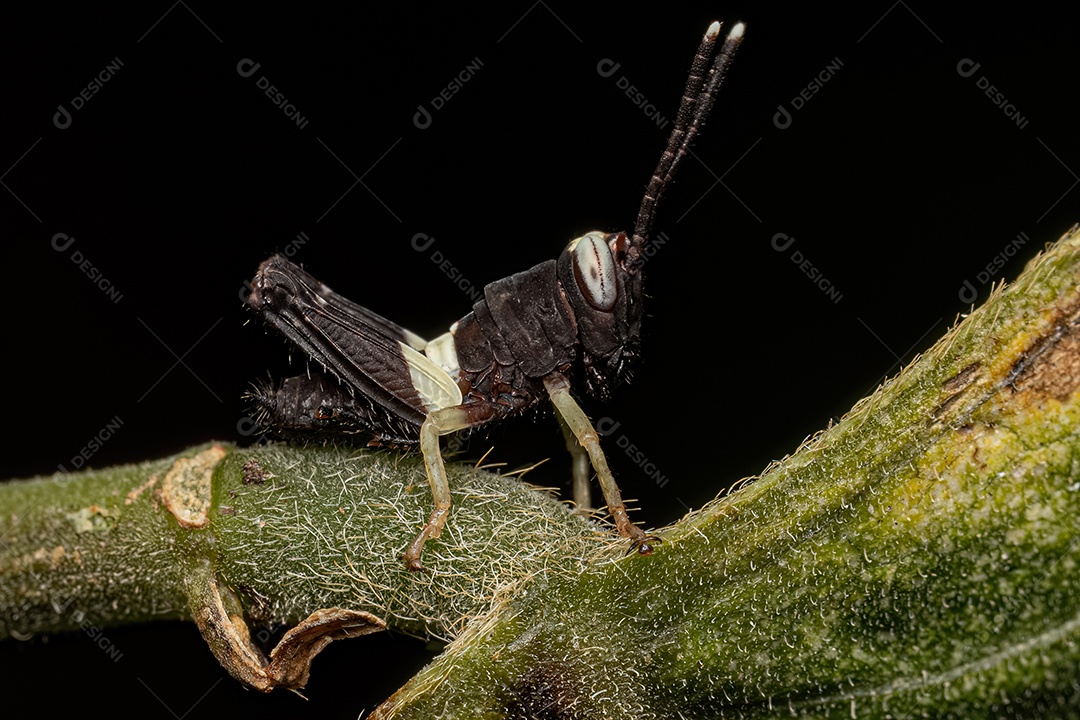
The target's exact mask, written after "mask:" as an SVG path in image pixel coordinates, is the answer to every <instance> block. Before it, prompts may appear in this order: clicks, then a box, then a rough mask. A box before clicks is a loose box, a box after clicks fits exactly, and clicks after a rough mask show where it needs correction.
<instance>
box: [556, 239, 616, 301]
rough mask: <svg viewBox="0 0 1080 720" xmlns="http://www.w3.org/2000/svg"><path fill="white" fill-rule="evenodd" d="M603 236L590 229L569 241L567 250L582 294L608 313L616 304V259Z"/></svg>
mask: <svg viewBox="0 0 1080 720" xmlns="http://www.w3.org/2000/svg"><path fill="white" fill-rule="evenodd" d="M605 238H606V236H605V235H604V233H602V232H591V233H588V234H587V235H582V236H581V237H579V238H578V239H577V240H574V241H573V242H571V243H570V247H569V248H568V250H570V252H571V254H572V256H573V261H574V279H575V280H577V284H578V288H580V290H581V294H582V295H584V296H585V299H586V300H587V301H588V302H589V304H590V305H592V306H593V307H594V308H596V309H597V310H603V311H604V312H610V311H611V309H612V308H614V307H615V296H616V287H615V261H614V260H612V258H611V250H609V249H608V246H607V243H606V242H604V240H605Z"/></svg>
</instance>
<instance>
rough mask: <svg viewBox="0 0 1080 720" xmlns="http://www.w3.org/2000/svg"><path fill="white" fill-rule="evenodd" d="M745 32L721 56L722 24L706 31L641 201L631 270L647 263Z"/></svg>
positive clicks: (736, 31) (737, 31) (738, 30)
mask: <svg viewBox="0 0 1080 720" xmlns="http://www.w3.org/2000/svg"><path fill="white" fill-rule="evenodd" d="M745 28H746V26H745V25H744V24H743V23H738V24H736V25H735V27H733V28H732V29H731V31H730V32H729V33H728V35H727V38H726V39H725V40H724V43H723V45H721V46H720V50H719V52H717V51H716V41H717V38H718V37H719V36H720V23H718V22H714V23H713V24H712V25H710V26H709V29H708V30H706V31H705V37H703V38H702V39H701V45H700V46H699V47H698V49H697V53H695V55H694V61H693V63H692V64H691V65H690V75H689V76H688V77H687V79H686V88H685V89H684V90H683V96H682V102H680V103H679V111H678V113H677V114H676V116H675V127H674V128H673V129H672V131H671V135H670V136H669V137H668V142H667V147H665V148H664V152H663V153H662V154H661V155H660V162H659V163H657V165H656V170H654V171H653V175H652V178H651V179H650V180H649V185H648V187H647V188H646V189H645V195H644V197H642V198H641V209H640V210H638V216H637V222H636V223H635V224H634V235H633V239H632V240H631V243H630V250H629V258H628V264H630V265H631V266H635V265H639V264H640V263H642V262H643V261H644V257H642V252H643V250H644V247H645V243H646V242H647V241H648V239H649V236H650V235H651V234H652V229H653V223H654V222H655V220H656V208H657V206H658V205H659V203H660V200H661V198H663V196H664V192H665V191H666V190H667V187H668V185H670V184H671V180H672V178H673V177H674V176H675V172H676V171H677V170H678V169H679V166H680V165H681V164H682V162H683V160H684V159H685V158H686V155H687V153H689V151H690V145H691V144H692V143H693V142H694V138H696V137H697V134H698V132H699V131H700V130H701V126H702V125H704V124H705V119H706V118H707V117H708V115H709V111H710V110H712V107H713V105H714V104H715V103H716V96H717V94H718V93H719V91H720V85H721V83H723V81H724V76H725V74H726V73H727V69H728V67H729V66H730V65H731V61H732V59H733V58H734V57H735V51H736V50H738V49H739V44H740V43H741V42H742V38H743V31H744V30H745Z"/></svg>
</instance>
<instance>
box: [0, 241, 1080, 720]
mask: <svg viewBox="0 0 1080 720" xmlns="http://www.w3.org/2000/svg"><path fill="white" fill-rule="evenodd" d="M714 461H715V458H714V457H713V456H707V457H706V458H705V459H704V460H703V464H704V465H705V466H707V467H709V468H711V467H713V466H714V465H715V462H714ZM449 470H450V472H451V478H450V480H451V486H452V487H453V488H454V503H455V505H454V509H453V516H452V522H451V523H450V524H448V526H447V530H446V532H444V534H443V537H442V538H440V539H438V540H436V541H432V542H430V543H428V546H427V548H426V549H425V554H424V562H425V565H426V566H427V567H428V570H429V572H425V573H410V572H408V571H407V570H405V567H404V564H403V563H402V562H401V555H402V553H403V551H404V549H405V547H406V545H407V544H408V542H409V541H410V540H411V538H412V537H413V535H414V534H415V532H416V530H417V528H418V527H419V525H420V524H421V523H422V522H423V520H424V519H425V517H426V514H427V512H428V510H429V509H430V508H429V502H430V500H429V493H428V491H427V486H426V481H425V479H424V473H423V469H422V466H421V464H420V462H419V460H418V459H417V458H415V457H401V458H398V457H396V456H394V455H391V454H387V453H369V452H351V451H346V450H341V449H333V448H309V449H299V448H291V447H286V446H269V447H260V448H253V449H251V450H237V449H235V448H231V447H228V446H204V447H201V448H195V449H193V450H192V451H190V452H188V453H185V454H184V456H183V457H181V458H170V459H169V460H165V461H161V462H159V463H151V464H147V465H142V466H135V467H127V468H115V469H112V470H110V471H103V472H101V473H87V474H84V475H81V476H79V477H72V478H70V479H66V478H59V477H58V478H51V479H38V480H33V481H27V482H19V483H13V484H10V485H7V486H5V487H4V488H2V491H0V537H2V543H3V544H2V545H0V629H2V630H4V631H5V634H16V635H20V634H25V633H30V632H44V631H55V630H60V629H64V628H72V627H77V626H78V625H79V624H80V623H82V622H85V621H86V620H85V619H84V618H90V619H91V621H92V622H94V624H96V625H99V626H103V625H107V624H115V623H119V622H138V621H144V620H148V619H151V618H153V617H192V618H193V619H194V620H195V621H196V622H197V623H198V624H199V626H200V628H201V629H202V631H203V635H204V637H205V638H206V639H207V642H208V643H209V644H210V647H211V649H212V650H213V651H214V652H215V654H216V655H217V656H218V658H219V659H220V660H221V661H222V662H223V664H224V665H225V666H226V667H227V668H229V670H230V672H232V673H233V674H234V675H236V676H237V677H238V678H240V679H241V680H242V681H244V682H247V683H249V684H251V685H253V686H254V687H258V688H260V689H264V690H267V689H270V688H272V687H275V686H286V687H296V686H299V685H302V684H303V681H304V680H305V679H306V677H307V675H306V673H307V663H308V662H309V661H310V657H311V656H312V655H314V653H315V652H317V651H318V649H319V648H320V647H321V644H322V643H324V642H325V641H328V640H329V639H336V638H339V637H351V636H353V635H356V634H362V633H363V632H370V631H372V630H377V629H380V628H381V627H384V626H393V627H398V628H400V629H402V630H404V631H406V632H411V633H415V634H418V635H434V636H437V637H443V638H456V639H455V640H454V641H453V643H452V644H451V645H450V646H449V647H448V648H447V649H446V650H445V651H444V653H443V654H442V655H441V656H440V657H439V658H437V659H436V660H435V661H434V662H432V663H431V664H430V665H429V666H428V667H427V668H425V669H424V670H423V671H421V672H420V673H419V674H418V675H417V676H416V677H415V678H414V679H413V680H412V681H411V682H410V683H408V684H407V685H406V686H405V687H404V688H402V689H401V690H400V691H399V692H398V693H397V694H396V695H395V696H394V697H393V698H391V699H390V700H388V701H387V703H386V704H384V706H382V707H381V708H380V709H379V710H378V711H377V712H376V714H375V716H374V717H380V718H390V717H393V718H431V717H443V718H450V717H461V718H532V717H552V718H579V717H580V718H594V717H612V718H625V717H634V718H673V719H674V718H691V717H693V718H712V717H743V718H746V717H771V716H779V715H783V716H785V717H790V716H791V715H795V716H803V717H837V718H840V717H844V718H848V717H852V716H855V717H860V718H862V717H881V718H885V717H905V716H932V717H956V718H969V717H1030V716H1040V717H1076V716H1080V710H1078V708H1080V690H1078V688H1080V579H1078V575H1077V573H1076V567H1077V566H1078V564H1080V521H1078V520H1077V518H1078V517H1080V233H1077V232H1076V231H1075V230H1074V231H1073V232H1071V233H1070V234H1069V235H1067V236H1066V237H1065V238H1063V239H1062V240H1061V241H1059V242H1058V243H1057V244H1056V245H1054V246H1053V247H1052V248H1051V249H1050V250H1049V251H1048V252H1046V253H1045V254H1043V255H1041V256H1040V257H1039V258H1037V259H1036V260H1033V261H1032V262H1031V263H1029V266H1028V268H1027V269H1026V270H1025V271H1024V273H1023V274H1022V275H1021V277H1020V278H1019V279H1018V280H1017V282H1016V283H1015V284H1013V285H1012V286H1010V287H1008V288H1007V289H998V290H997V291H995V292H994V293H993V295H992V297H991V298H990V299H989V300H988V301H987V302H986V304H985V305H984V306H983V307H981V308H980V309H978V310H977V311H975V312H973V313H972V314H971V315H970V316H968V317H967V318H965V319H964V320H963V321H962V322H961V323H959V324H958V325H957V326H956V327H955V328H953V329H952V330H951V331H950V332H949V333H948V334H947V335H946V337H945V338H943V339H942V340H941V341H940V342H939V343H938V344H937V345H935V347H934V348H933V349H932V350H930V351H929V352H928V353H926V354H925V355H924V356H922V357H920V358H919V359H918V360H917V361H915V362H914V363H912V365H911V366H909V367H908V368H906V369H905V370H904V371H903V372H902V373H901V374H900V375H899V376H897V377H896V378H894V379H892V380H890V381H888V382H887V383H885V384H884V385H883V386H882V387H881V388H879V389H878V391H877V392H875V393H874V394H873V395H872V396H871V397H869V398H867V399H866V400H864V401H862V402H860V403H859V404H858V405H856V407H855V408H853V409H852V411H851V412H850V413H848V415H847V416H845V418H844V419H843V420H842V421H841V422H840V423H839V424H837V425H836V426H834V427H831V428H830V429H828V430H827V431H824V432H822V433H820V434H818V435H817V436H815V437H814V438H813V439H812V440H811V441H809V442H807V443H806V444H804V446H803V447H801V448H799V450H798V451H797V452H796V453H794V454H793V455H791V456H789V457H787V458H785V459H784V460H782V461H780V462H778V463H775V464H774V465H773V466H772V467H770V468H769V469H768V470H767V471H766V472H765V473H764V474H763V475H762V476H761V478H759V479H758V480H757V481H756V482H754V483H753V484H750V485H748V486H746V487H744V488H743V489H742V490H740V491H739V492H736V493H734V494H731V495H727V496H724V497H721V498H718V499H717V500H716V501H714V502H713V503H710V504H709V505H708V506H707V507H706V508H704V509H702V510H701V511H699V512H697V513H693V514H691V515H689V516H687V517H685V518H683V519H682V520H681V521H680V522H679V523H677V524H676V525H675V526H673V527H671V528H668V529H667V530H666V531H663V532H662V533H661V534H662V536H663V538H664V543H663V544H662V545H661V546H660V547H659V548H658V549H657V550H656V551H655V553H654V554H653V555H652V556H649V557H639V556H629V557H624V556H623V553H622V550H623V549H624V544H623V543H620V542H618V541H617V540H616V539H615V538H613V537H612V536H611V535H610V534H607V533H604V532H602V531H599V530H598V529H597V528H596V527H595V526H593V525H591V524H589V523H587V522H585V521H584V520H581V519H580V518H577V517H575V516H573V515H572V514H570V513H569V512H568V511H567V509H566V508H565V507H564V506H562V505H560V504H558V503H556V502H555V501H553V500H552V499H551V498H549V497H547V496H545V495H543V494H542V493H538V492H535V491H533V490H530V489H528V488H526V487H525V486H523V485H522V484H520V483H518V482H517V481H515V480H513V479H507V478H500V477H496V476H494V475H490V474H488V473H484V472H479V471H474V470H471V469H467V468H461V467H455V466H451V467H450V468H449ZM129 500H130V502H129ZM70 608H77V609H78V613H77V614H78V616H79V617H76V614H73V613H71V612H70V611H69V609H70ZM275 624H287V625H290V626H295V628H294V630H293V631H290V632H291V634H290V635H287V636H286V639H285V640H283V641H282V642H281V643H280V644H279V645H278V646H277V648H276V649H275V650H274V652H273V653H272V654H271V656H270V657H266V656H264V655H262V654H261V652H262V651H261V650H259V649H258V648H255V647H254V645H253V644H252V643H250V642H249V633H251V632H252V631H255V630H256V629H257V628H260V627H261V626H263V625H275ZM256 639H257V638H256Z"/></svg>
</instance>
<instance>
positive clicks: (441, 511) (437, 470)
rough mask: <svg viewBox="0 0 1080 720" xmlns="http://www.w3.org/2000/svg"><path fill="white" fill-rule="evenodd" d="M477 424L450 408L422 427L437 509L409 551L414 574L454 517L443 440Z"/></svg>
mask: <svg viewBox="0 0 1080 720" xmlns="http://www.w3.org/2000/svg"><path fill="white" fill-rule="evenodd" d="M474 424H475V421H473V420H472V419H471V418H470V417H469V413H468V412H467V411H466V410H465V409H463V408H461V407H450V408H443V409H442V410H435V411H434V412H432V413H431V414H430V415H428V416H427V419H426V420H424V424H423V425H421V426H420V450H421V451H422V452H423V453H424V469H425V470H427V477H428V484H430V485H431V497H432V499H433V500H434V501H435V509H434V510H432V511H431V515H430V516H429V517H428V521H427V522H426V523H425V524H424V527H423V528H422V529H421V530H420V534H419V535H417V536H416V539H415V540H413V541H412V543H411V544H410V545H409V549H408V550H406V551H405V565H406V567H408V568H409V569H410V570H414V571H416V570H423V569H424V566H423V565H422V564H421V563H420V553H421V552H422V551H423V549H424V543H425V542H427V540H428V539H429V538H437V537H439V535H440V534H442V529H443V526H444V525H445V524H446V518H447V516H448V515H449V514H450V483H449V482H447V480H446V467H445V466H444V465H443V459H442V452H441V451H440V450H439V438H440V437H442V436H443V435H449V434H450V433H453V432H457V431H458V430H464V429H465V428H467V427H470V426H471V425H474Z"/></svg>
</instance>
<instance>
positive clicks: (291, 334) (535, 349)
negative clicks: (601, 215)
mask: <svg viewBox="0 0 1080 720" xmlns="http://www.w3.org/2000/svg"><path fill="white" fill-rule="evenodd" d="M718 33H719V25H718V24H715V23H714V25H713V26H712V27H710V28H709V32H708V33H706V36H705V39H704V40H703V41H702V45H701V47H700V48H699V50H698V53H697V55H696V56H695V59H694V64H693V66H692V67H691V72H690V77H689V79H688V81H687V88H686V92H685V94H684V96H683V102H682V105H681V106H680V108H679V114H678V116H677V122H676V127H675V129H674V130H673V131H672V134H671V138H670V139H669V141H668V146H667V148H666V149H665V150H664V154H663V155H662V156H661V159H660V163H659V165H658V166H657V169H656V171H655V172H654V174H653V177H652V180H651V182H650V183H649V187H648V189H647V191H646V193H645V197H644V198H643V200H642V204H641V210H640V212H639V214H638V219H637V223H636V225H635V229H634V233H633V235H632V236H629V237H628V236H627V235H626V234H625V233H621V232H617V233H603V232H599V231H596V232H590V233H587V234H585V235H583V236H581V237H579V238H577V239H575V240H573V241H571V242H570V243H569V244H568V245H567V246H566V248H565V249H564V250H563V252H562V254H561V255H560V256H559V258H558V260H548V261H546V262H543V263H540V264H539V265H536V266H535V267H533V268H530V269H529V270H526V271H524V272H519V273H516V274H514V275H511V276H509V277H507V278H504V279H502V280H497V281H495V282H493V283H490V284H489V285H487V286H486V287H485V288H484V297H483V299H482V300H480V301H478V302H477V303H475V304H474V305H473V308H472V312H470V313H469V314H468V315H466V316H465V317H463V318H462V319H461V320H459V321H458V322H456V323H454V325H453V326H452V327H451V328H450V331H449V332H447V333H445V334H443V335H441V336H439V337H437V338H435V339H434V340H431V341H426V340H424V339H423V338H420V337H418V336H417V335H416V334H414V333H412V332H409V331H408V330H405V329H404V328H402V327H400V326H398V325H396V324H395V323H393V322H390V321H389V320H386V319H385V318H383V317H381V316H379V315H376V314H375V313H373V312H371V311H370V310H367V309H366V308H364V307H362V306H360V305H357V304H356V303H354V302H352V301H350V300H348V299H346V298H344V297H342V296H341V295H338V294H337V293H335V292H333V291H332V290H330V288H328V287H327V286H326V285H323V284H322V283H320V282H319V281H318V280H316V279H315V278H314V277H313V276H312V275H310V274H309V273H307V272H306V271H304V270H302V269H301V268H300V267H298V266H296V265H295V264H293V263H292V262H290V261H289V260H287V259H286V258H284V257H283V256H280V255H275V256H274V257H271V258H270V259H268V260H266V261H265V262H264V263H263V264H262V265H261V266H260V267H259V272H258V274H257V275H256V276H255V279H254V281H253V282H252V288H253V289H252V292H251V294H250V296H249V298H248V303H249V305H250V306H251V308H252V309H254V310H255V311H256V312H258V313H259V315H260V316H262V318H263V319H264V320H265V321H266V322H267V323H268V324H270V325H271V326H273V327H274V328H275V329H277V330H278V331H279V332H281V333H282V334H283V335H284V336H285V337H286V338H287V339H288V340H289V341H290V342H291V343H292V344H293V345H295V346H296V347H297V348H299V349H300V350H302V351H303V352H304V353H305V354H306V355H307V356H308V357H309V358H311V359H312V360H314V361H315V362H316V363H318V364H319V365H320V366H321V367H322V368H323V373H322V374H320V373H317V372H313V373H308V374H305V375H301V376H298V377H294V378H289V379H287V380H285V381H284V383H283V384H282V385H281V386H280V387H277V388H273V387H265V388H260V389H258V390H256V391H255V392H254V393H253V397H254V398H255V400H256V403H257V405H258V407H259V409H260V412H261V414H262V420H263V422H264V424H265V425H268V426H270V427H272V428H275V429H277V430H280V431H292V432H301V433H324V434H341V433H364V434H365V435H366V436H367V437H368V438H369V439H370V441H371V442H373V443H374V444H383V445H406V446H415V445H419V446H420V449H421V451H422V452H423V454H424V460H425V467H426V469H427V473H428V479H429V482H430V484H431V488H432V494H433V495H434V498H435V510H434V512H433V513H432V514H431V517H430V518H429V520H428V522H427V524H425V525H424V527H423V529H422V531H421V532H420V535H419V536H418V537H417V538H416V540H415V541H414V542H413V543H412V545H410V546H409V548H408V550H407V551H406V554H405V560H406V563H407V565H408V566H409V567H410V568H411V569H420V568H421V564H420V552H421V549H422V548H423V545H424V542H425V541H426V540H428V539H429V538H436V537H438V536H439V533H440V532H441V530H442V527H443V525H444V524H445V521H446V516H447V513H448V511H449V508H450V491H449V487H448V485H447V483H446V476H445V469H444V468H443V464H442V458H441V454H440V450H439V437H440V436H442V435H446V434H449V433H453V432H457V431H459V430H464V429H467V428H473V427H477V426H481V425H484V424H486V423H489V422H493V421H496V420H501V419H504V418H506V417H508V416H511V415H514V414H517V413H520V412H522V411H524V410H527V409H529V408H531V407H533V406H535V405H536V404H537V403H539V402H540V401H541V400H543V399H550V400H551V401H552V403H553V404H554V406H555V409H556V414H557V415H558V417H559V419H560V420H561V421H562V423H563V424H564V427H565V428H566V429H567V432H568V437H573V438H574V439H575V440H576V442H573V443H568V446H570V447H571V448H572V452H574V453H575V455H576V456H577V457H578V459H579V460H580V462H575V475H576V477H575V499H576V500H577V501H578V503H579V505H585V506H587V505H588V477H587V470H588V463H586V462H585V461H584V456H585V453H587V454H588V458H589V460H590V461H591V465H592V467H593V468H594V469H595V470H596V473H597V476H598V478H599V482H600V485H601V489H602V490H603V493H604V498H605V501H606V502H607V506H608V510H609V512H610V513H611V514H612V517H613V518H614V520H615V524H616V527H617V529H618V530H619V532H620V533H621V534H622V535H624V536H626V537H628V538H630V539H631V541H632V543H633V547H635V548H637V550H638V552H640V553H642V554H648V553H649V552H651V551H652V543H653V542H656V541H658V539H657V538H655V537H652V536H648V535H646V534H645V533H644V532H643V531H642V530H641V529H640V528H638V527H637V526H636V525H634V524H633V523H631V522H630V520H629V517H628V516H627V514H626V508H625V506H624V505H623V502H622V499H621V495H620V493H619V490H618V487H617V486H616V484H615V481H614V478H613V477H612V476H611V472H610V471H609V470H608V467H607V461H606V459H605V458H604V455H603V452H602V451H601V449H600V445H599V440H598V437H597V434H596V432H595V430H593V427H592V425H591V423H590V422H589V420H588V418H587V417H586V416H585V413H584V412H583V411H582V410H581V408H580V407H579V406H578V404H577V402H576V401H575V400H574V399H573V397H572V396H571V395H570V388H571V387H572V386H573V387H584V389H585V390H586V391H587V392H589V393H590V394H591V395H594V396H597V397H600V398H606V397H608V395H609V394H610V392H611V390H612V388H613V387H614V386H615V385H617V384H618V383H619V381H621V380H623V379H625V377H626V375H627V366H628V364H629V363H630V362H631V361H632V360H633V358H634V357H636V356H637V353H638V347H639V343H640V334H641V320H642V307H641V305H642V299H643V289H642V266H643V261H644V251H645V247H646V244H647V242H648V239H649V236H650V233H651V231H652V226H653V222H654V218H655V213H656V206H657V203H658V202H659V200H660V198H661V196H662V195H663V192H664V190H665V189H666V188H667V186H668V185H669V184H670V182H671V178H672V176H673V174H674V172H675V170H676V169H677V167H678V166H679V164H680V163H681V161H682V159H683V158H684V157H685V155H686V153H687V152H688V149H689V146H690V143H691V142H692V140H693V138H694V137H695V136H696V134H697V131H698V130H699V129H700V127H701V125H702V123H703V122H704V119H705V117H706V116H707V114H708V112H709V110H710V109H711V107H712V104H713V101H714V100H715V97H716V92H717V90H718V88H719V85H720V81H721V79H722V78H723V75H724V72H725V70H726V68H727V65H728V63H729V62H730V60H731V57H732V55H733V53H734V51H735V49H736V47H737V46H738V43H739V41H740V40H741V37H742V26H741V25H737V26H736V27H735V29H733V30H732V32H731V33H730V34H729V36H728V39H727V41H726V42H725V43H724V45H723V48H722V49H721V50H720V51H719V53H716V51H715V45H716V39H717V36H718ZM581 475H585V477H581ZM582 488H584V489H582Z"/></svg>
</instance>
